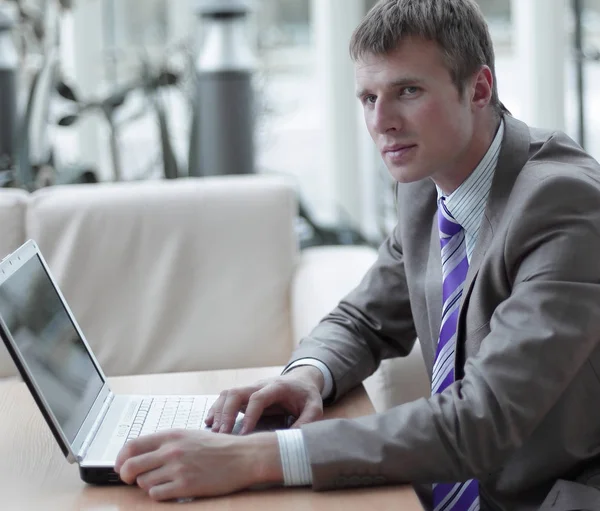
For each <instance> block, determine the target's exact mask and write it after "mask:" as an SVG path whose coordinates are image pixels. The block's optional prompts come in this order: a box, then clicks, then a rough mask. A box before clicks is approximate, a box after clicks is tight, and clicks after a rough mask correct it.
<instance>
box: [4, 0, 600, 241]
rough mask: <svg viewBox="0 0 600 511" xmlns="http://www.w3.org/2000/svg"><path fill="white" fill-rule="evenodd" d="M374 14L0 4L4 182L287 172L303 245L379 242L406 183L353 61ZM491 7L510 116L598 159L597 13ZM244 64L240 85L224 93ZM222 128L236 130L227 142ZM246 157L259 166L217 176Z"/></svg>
mask: <svg viewBox="0 0 600 511" xmlns="http://www.w3.org/2000/svg"><path fill="white" fill-rule="evenodd" d="M374 3H375V1H374V0H253V1H250V0H247V1H234V0H230V1H227V0H217V1H214V0H213V1H210V0H20V1H16V0H12V1H9V0H3V1H2V2H0V7H1V8H2V9H1V11H0V15H1V16H0V37H2V42H1V43H0V78H1V79H2V80H0V87H2V91H1V96H2V102H1V103H2V104H1V106H0V115H2V124H3V128H2V130H0V139H1V140H4V142H5V145H4V146H3V147H5V148H6V150H5V153H6V154H5V155H4V156H3V160H2V162H1V170H2V176H3V177H2V179H1V182H2V185H3V186H18V187H22V188H25V189H29V190H33V189H37V188H40V187H43V186H51V185H53V184H57V183H68V182H95V181H113V180H145V179H165V178H177V177H185V176H188V175H195V176H202V175H214V174H228V173H235V172H236V169H238V170H239V171H240V172H243V173H246V172H258V173H278V174H285V175H288V176H290V177H291V178H292V179H294V180H295V181H296V182H297V189H298V194H299V197H300V199H301V208H302V209H301V217H300V218H299V223H298V233H299V236H300V239H301V240H302V242H303V244H304V245H305V246H307V245H314V244H320V243H325V242H328V243H342V244H345V243H369V244H373V245H376V244H378V243H379V242H380V241H381V240H382V239H383V237H384V236H385V234H386V233H387V232H388V231H389V229H390V228H391V226H392V225H393V223H394V203H393V193H392V182H391V179H390V177H389V176H388V174H387V171H386V170H385V168H384V167H383V164H382V162H381V160H380V157H379V155H378V153H377V152H376V151H375V148H374V146H373V144H372V142H371V140H370V138H369V137H368V134H367V132H366V129H365V128H364V126H363V121H362V114H361V112H360V107H359V104H358V101H357V100H356V99H355V97H354V81H353V67H352V63H351V61H350V59H349V56H348V51H347V47H348V40H349V37H350V34H351V32H352V30H353V28H354V27H355V26H356V25H357V24H358V22H359V21H360V19H361V18H362V16H364V14H365V13H366V12H367V10H368V9H369V8H370V7H371V6H372V5H373V4H374ZM479 4H480V6H481V9H482V10H483V12H484V14H485V16H486V18H487V21H488V23H489V26H490V29H491V33H492V37H493V40H494V44H495V50H496V71H497V79H498V86H499V92H500V99H501V100H502V101H503V103H504V104H505V105H506V107H507V108H508V109H509V110H510V111H511V112H512V113H513V115H515V116H516V117H518V118H520V119H522V120H523V121H525V122H528V123H530V124H532V125H535V126H539V127H546V128H551V129H561V130H564V131H566V132H567V133H568V134H569V135H570V136H571V137H572V138H574V139H575V140H577V141H578V142H579V143H580V144H582V145H583V146H584V147H585V148H586V149H587V150H588V151H589V152H590V153H591V154H592V155H593V156H595V157H596V158H598V157H600V94H598V89H600V63H599V62H598V60H599V51H600V0H479ZM232 23H235V26H233V25H232ZM225 25H227V27H225ZM228 45H229V46H228ZM219 59H222V60H223V59H225V60H227V59H229V61H228V63H225V64H224V63H223V62H220V63H219V62H218V60H219ZM233 61H235V62H233ZM232 62H233V64H232ZM220 65H221V66H225V67H224V68H219V66H220ZM227 66H229V67H227ZM231 66H233V67H234V68H235V71H236V73H237V75H236V77H237V78H236V80H238V81H237V82H235V84H233V85H232V84H231V83H230V82H228V84H229V85H226V86H225V85H223V83H224V82H219V80H222V79H224V78H223V77H224V75H223V74H222V73H223V72H224V71H225V72H230V71H231ZM236 66H237V67H236ZM228 76H229V75H228ZM14 77H16V79H15V80H13V78H14ZM227 79H228V78H227ZM211 80H213V81H211ZM214 80H216V82H215V81H214ZM240 80H241V81H240ZM245 80H247V82H248V83H250V84H251V90H252V92H251V97H250V96H248V90H247V89H245V88H244V87H245V83H246V82H245ZM209 82H210V83H209ZM227 87H232V88H230V89H228V88H227ZM223 91H226V92H225V93H224V92H223ZM227 91H230V92H227ZM236 94H237V95H240V94H241V95H242V96H243V98H246V99H248V100H249V101H251V107H250V108H251V110H250V113H248V112H247V111H245V110H244V101H245V99H243V98H242V100H240V99H239V98H238V97H237V96H235V95H236ZM244 94H246V96H244ZM234 96H235V97H234ZM13 98H16V99H14V100H13ZM236 98H237V99H236ZM236 101H238V103H236ZM239 101H241V103H240V102H239ZM15 105H16V107H15ZM228 109H229V110H228ZM249 118H251V119H250V121H249ZM223 119H225V120H227V122H229V123H230V124H229V125H226V124H223V123H224V122H225V121H223ZM8 121H10V122H8ZM249 122H250V124H249ZM219 123H221V125H220V127H219V128H218V129H221V130H222V133H228V134H229V135H228V136H226V137H225V138H224V139H223V138H222V139H220V140H216V139H215V133H213V132H212V131H213V130H212V127H213V126H216V125H219ZM232 126H234V127H235V128H234V129H232ZM249 126H252V128H249ZM218 129H216V128H215V130H214V131H215V132H218ZM223 130H224V131H223ZM207 131H208V132H209V133H207ZM250 131H251V132H252V133H249V136H247V137H246V138H244V134H246V135H248V132H250ZM211 136H212V138H211ZM203 137H204V138H203ZM9 142H10V144H9ZM203 144H204V146H203ZM248 144H250V145H251V147H250V148H249V147H246V146H247V145H248ZM199 148H202V150H200V149H199ZM211 151H212V152H213V153H214V154H212V155H211V158H213V159H212V160H211V162H213V163H211V164H210V165H209V166H210V167H211V168H210V170H207V169H206V168H201V167H202V165H201V162H202V161H205V160H203V158H205V157H206V155H207V154H209V153H211ZM243 151H246V153H244V155H245V156H244V155H243V156H244V157H245V158H246V160H247V159H248V158H250V159H253V164H250V166H249V168H241V166H240V165H239V164H236V163H235V162H234V160H231V159H230V160H228V161H229V163H228V164H225V163H222V168H221V167H220V165H221V164H218V163H214V162H217V160H219V158H221V157H222V156H223V155H224V154H228V155H231V157H232V158H233V157H235V155H236V153H239V154H241V153H242V152H243ZM239 154H238V156H239ZM7 155H8V156H7ZM248 155H250V156H248ZM239 161H244V160H239ZM206 165H208V164H207V163H206V162H205V166H206ZM227 165H229V167H228V168H227ZM316 234H318V236H317V235H316Z"/></svg>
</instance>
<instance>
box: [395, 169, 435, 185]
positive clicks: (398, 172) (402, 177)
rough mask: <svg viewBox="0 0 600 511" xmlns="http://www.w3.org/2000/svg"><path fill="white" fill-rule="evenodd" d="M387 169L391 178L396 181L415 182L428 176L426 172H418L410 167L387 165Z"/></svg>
mask: <svg viewBox="0 0 600 511" xmlns="http://www.w3.org/2000/svg"><path fill="white" fill-rule="evenodd" d="M388 171H389V173H390V174H391V176H392V178H394V180H395V181H397V182H398V183H405V184H406V183H415V182H417V181H421V180H422V179H425V178H427V177H429V175H428V174H427V173H425V172H422V171H421V172H419V171H418V170H416V169H411V168H410V167H402V168H400V167H392V168H390V167H388Z"/></svg>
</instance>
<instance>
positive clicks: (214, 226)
mask: <svg viewBox="0 0 600 511" xmlns="http://www.w3.org/2000/svg"><path fill="white" fill-rule="evenodd" d="M296 209H297V203H296V198H295V191H294V187H293V186H292V185H291V184H290V182H289V181H287V180H285V179H282V178H272V177H265V176H251V177H228V178H206V179H188V180H176V181H159V182H156V181H154V182H139V183H119V184H101V185H73V186H61V187H52V188H47V189H43V190H40V191H37V192H35V193H32V194H28V193H26V192H23V191H21V190H6V189H2V190H0V218H1V220H2V221H1V224H0V254H1V255H0V257H4V255H6V254H8V253H9V252H11V251H12V250H14V249H15V248H17V247H18V246H19V245H20V244H22V243H23V242H24V241H26V240H27V239H29V238H33V239H34V240H36V241H37V243H38V245H39V246H40V248H41V250H42V253H43V254H44V257H45V258H46V260H47V262H48V264H49V266H50V268H51V270H52V272H53V274H54V276H55V277H56V279H57V280H58V282H59V285H60V287H61V289H62V291H63V293H64V295H65V297H66V299H67V301H68V302H69V304H70V306H71V309H72V310H73V312H74V314H75V317H76V318H77V320H78V322H79V323H80V325H81V327H82V329H83V332H84V333H85V335H86V338H87V340H88V342H89V343H90V345H91V347H92V349H93V350H94V352H95V354H96V356H97V358H98V359H99V361H100V364H101V365H102V367H103V369H104V371H105V372H106V374H107V375H124V374H141V373H157V372H171V371H193V370H207V369H222V368H238V367H252V366H268V365H281V364H285V362H286V361H287V360H288V357H289V355H290V353H291V351H292V349H293V347H294V344H295V343H296V342H298V341H299V339H300V338H301V337H302V336H303V335H305V334H306V333H308V332H309V331H310V328H312V327H313V326H314V325H315V324H316V322H318V320H319V319H320V318H321V317H322V316H323V315H324V314H326V313H327V312H328V310H329V309H331V308H332V307H333V306H334V305H335V304H336V303H337V301H338V300H339V299H340V298H342V297H343V296H344V294H345V293H347V292H348V291H349V290H350V289H351V288H352V287H353V286H354V285H355V284H357V283H358V281H359V280H360V278H361V277H362V275H363V274H364V273H365V272H366V271H367V269H368V267H369V266H370V265H371V264H372V262H373V261H374V259H375V257H376V253H375V251H374V250H372V249H370V248H367V247H324V248H314V249H309V250H305V251H302V252H300V251H299V250H298V246H297V240H296V235H295V230H294V222H295V217H296ZM15 375H16V370H15V368H14V367H13V364H12V361H11V360H10V359H9V357H8V354H7V353H6V350H5V348H4V346H3V345H1V346H0V378H6V377H14V376H15ZM367 388H368V390H369V393H370V395H371V397H372V399H373V400H374V402H375V405H376V407H377V408H378V409H383V408H387V407H389V406H393V405H394V404H397V403H399V402H403V401H406V400H407V399H412V398H414V397H417V396H419V395H422V394H423V393H426V377H425V373H424V369H423V363H422V360H421V359H420V352H419V351H418V347H417V349H416V350H415V351H414V352H413V354H412V355H411V357H409V358H408V359H404V360H399V361H397V360H395V361H389V362H386V363H385V364H384V365H383V367H382V368H381V369H380V370H379V371H378V372H377V373H376V374H375V375H373V376H372V377H371V378H370V379H369V381H368V382H367ZM398 389H401V390H398Z"/></svg>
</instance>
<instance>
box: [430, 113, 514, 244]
mask: <svg viewBox="0 0 600 511" xmlns="http://www.w3.org/2000/svg"><path fill="white" fill-rule="evenodd" d="M503 137H504V120H501V121H500V126H499V127H498V130H497V132H496V136H495V137H494V140H493V141H492V144H491V145H490V147H489V148H488V150H487V152H486V153H485V156H484V157H483V158H482V159H481V161H480V162H479V164H478V165H477V167H476V168H475V170H474V171H473V172H472V173H471V175H470V176H469V177H468V178H467V179H466V180H465V181H464V182H463V183H462V184H461V185H460V186H459V187H458V188H457V189H456V190H455V191H454V192H452V193H451V194H450V195H444V193H443V192H442V190H441V189H440V188H439V187H437V185H436V188H437V193H438V199H439V198H440V197H444V201H445V204H446V207H447V208H448V210H449V211H450V213H451V214H452V216H453V217H454V219H455V220H456V221H457V222H458V223H459V224H460V225H462V227H463V229H464V230H465V232H466V233H467V234H469V235H476V234H477V233H478V231H479V224H480V223H481V217H482V216H483V213H484V211H485V206H486V203H487V199H488V196H489V194H490V188H491V186H492V179H493V178H494V172H495V170H496V166H497V164H498V156H499V155H500V146H501V145H502V138H503Z"/></svg>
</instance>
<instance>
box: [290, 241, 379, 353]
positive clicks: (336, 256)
mask: <svg viewBox="0 0 600 511" xmlns="http://www.w3.org/2000/svg"><path fill="white" fill-rule="evenodd" d="M375 259H377V252H376V251H375V250H374V249H372V248H370V247H362V246H331V247H313V248H308V249H306V250H304V251H302V253H301V255H300V261H299V264H298V267H297V268H296V271H295V274H294V280H293V284H292V304H291V309H292V329H293V338H294V342H295V343H296V344H297V343H298V342H300V340H301V339H302V338H303V337H305V336H306V335H308V334H309V333H310V331H311V330H312V329H313V328H314V327H315V326H316V325H317V323H318V322H319V321H320V320H321V319H322V318H323V317H324V316H325V315H326V314H328V313H329V312H330V311H331V310H333V308H334V307H335V306H336V305H337V304H338V302H339V301H340V300H341V299H342V298H343V297H344V296H346V295H347V294H348V293H349V292H350V291H351V290H352V289H354V288H355V287H356V286H357V285H358V284H359V282H360V280H361V279H362V277H363V276H364V275H365V273H366V272H367V270H368V269H369V268H370V267H371V265H372V264H373V263H374V262H375Z"/></svg>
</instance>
